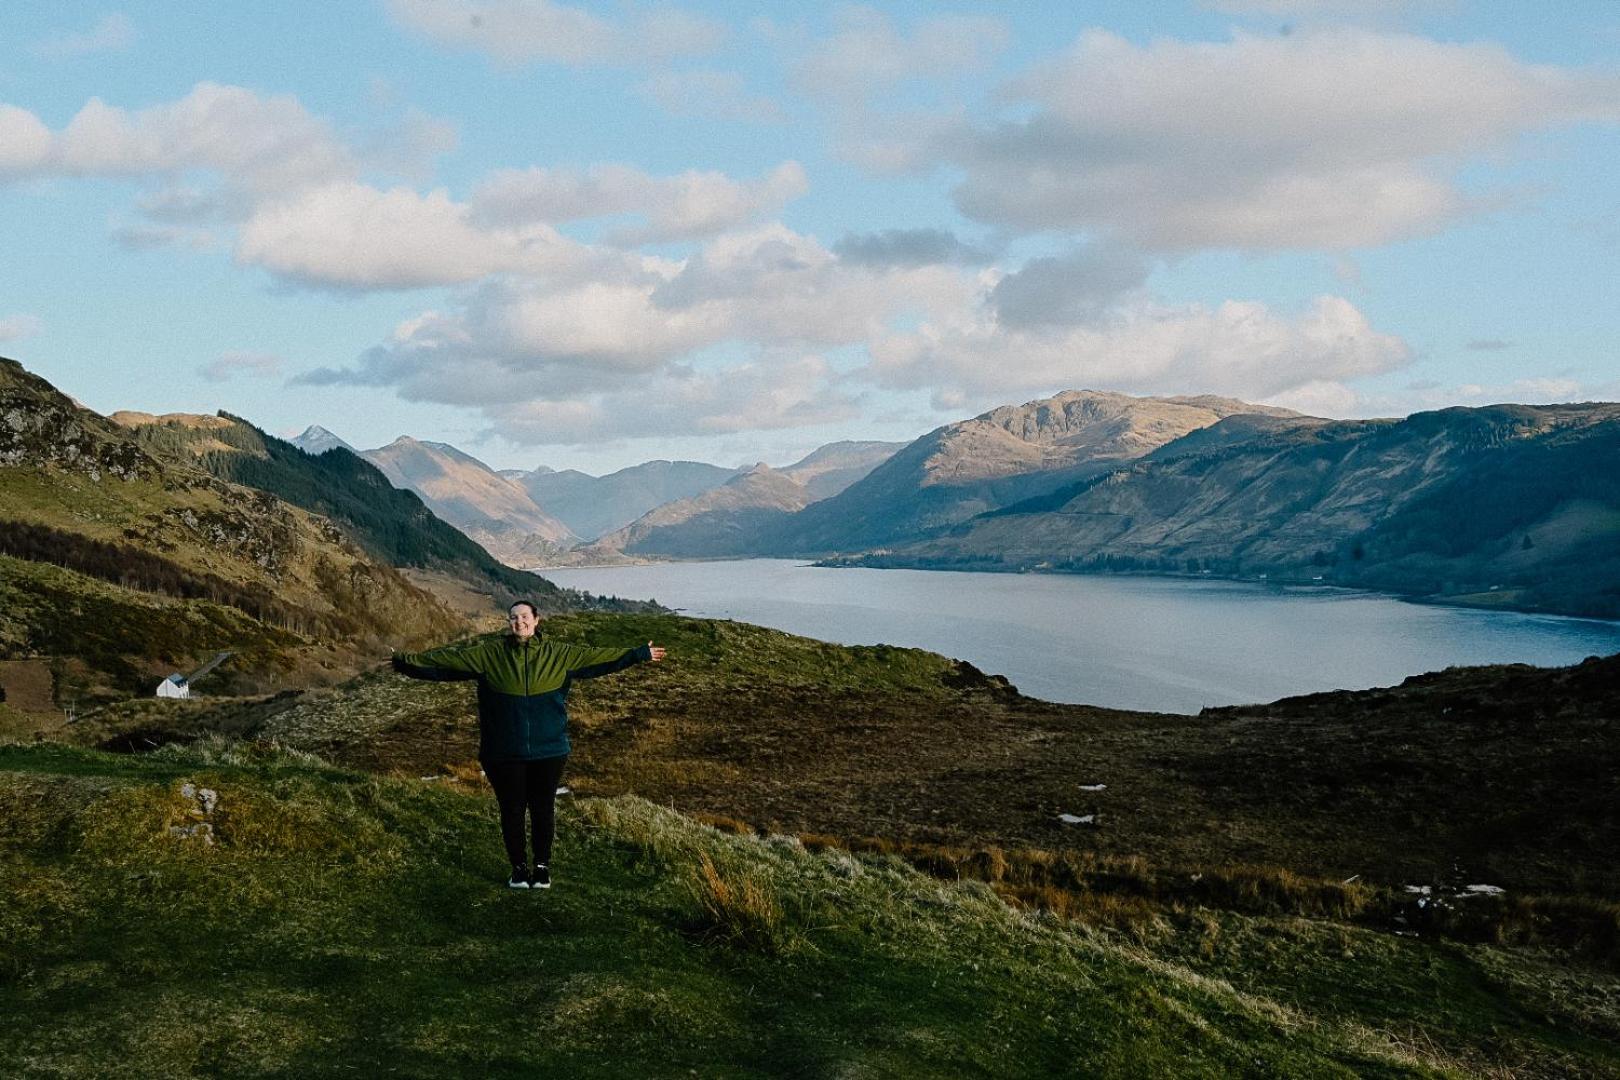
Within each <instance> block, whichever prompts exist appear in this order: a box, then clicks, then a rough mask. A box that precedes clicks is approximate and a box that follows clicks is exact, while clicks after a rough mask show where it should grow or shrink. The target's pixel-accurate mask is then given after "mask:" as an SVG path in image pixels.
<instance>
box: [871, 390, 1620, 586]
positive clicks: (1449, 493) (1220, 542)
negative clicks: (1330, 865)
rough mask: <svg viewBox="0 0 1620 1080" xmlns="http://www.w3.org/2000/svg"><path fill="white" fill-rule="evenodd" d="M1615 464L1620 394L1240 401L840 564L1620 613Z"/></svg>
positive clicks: (1619, 498) (1619, 488) (1619, 455)
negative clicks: (1540, 402) (1556, 400)
mask: <svg viewBox="0 0 1620 1080" xmlns="http://www.w3.org/2000/svg"><path fill="white" fill-rule="evenodd" d="M1223 429H1224V430H1223ZM1617 461H1620V405H1614V404H1587V405H1550V406H1529V405H1499V406H1490V407H1486V408H1478V409H1463V408H1453V409H1444V410H1440V411H1437V412H1426V413H1417V414H1414V415H1412V416H1410V417H1407V418H1405V419H1404V420H1347V421H1332V422H1328V421H1322V420H1316V419H1309V418H1296V419H1288V418H1282V419H1278V418H1270V419H1267V420H1266V421H1263V422H1256V421H1255V420H1254V419H1253V418H1250V417H1241V416H1234V417H1232V418H1230V419H1227V420H1224V421H1222V422H1221V423H1220V424H1217V425H1214V426H1213V427H1211V428H1209V429H1207V430H1206V431H1203V432H1199V433H1198V434H1197V436H1195V437H1191V438H1188V439H1185V440H1179V441H1177V442H1173V443H1169V444H1167V445H1165V446H1163V447H1161V448H1160V449H1159V450H1158V451H1156V452H1155V453H1154V454H1152V455H1150V456H1148V457H1146V458H1144V459H1142V460H1141V461H1139V462H1137V463H1135V464H1133V465H1131V466H1129V467H1127V468H1123V469H1118V470H1115V471H1113V472H1110V473H1108V474H1107V475H1104V476H1099V477H1094V478H1090V479H1086V480H1082V481H1078V482H1075V483H1072V484H1068V485H1065V486H1064V487H1061V488H1058V489H1056V490H1054V491H1051V492H1048V493H1047V494H1045V495H1043V496H1039V497H1036V498H1032V499H1028V500H1025V501H1022V502H1019V503H1016V504H1013V505H1010V506H1007V507H1003V508H1001V509H999V510H997V511H994V512H991V513H987V514H985V515H982V516H980V517H977V518H975V519H974V520H972V521H968V522H964V523H962V524H960V525H958V526H956V527H954V528H952V529H949V530H946V531H944V532H941V533H939V534H937V535H935V536H932V537H928V538H923V539H918V540H915V541H913V542H911V543H909V544H906V545H902V546H898V547H896V548H894V549H893V550H891V551H888V552H885V553H882V554H872V553H869V554H866V555H862V556H857V557H855V558H853V559H849V560H846V561H850V562H859V563H862V564H864V565H884V566H912V567H935V568H941V567H954V568H959V569H966V568H972V569H996V570H1029V569H1058V570H1082V571H1085V570H1138V571H1152V572H1173V573H1211V574H1219V575H1222V576H1250V577H1252V576H1265V577H1268V578H1271V579H1282V580H1291V581H1314V582H1322V583H1327V584H1337V585H1349V586H1355V587H1361V588H1373V589H1380V590H1386V591H1390V592H1395V593H1401V594H1408V595H1412V594H1416V595H1423V596H1435V597H1438V598H1442V599H1447V600H1450V601H1453V602H1466V603H1473V604H1481V605H1489V606H1504V607H1522V608H1532V609H1539V610H1547V611H1562V612H1567V613H1571V614H1586V615H1597V616H1603V617H1614V616H1616V615H1620V479H1617V474H1616V471H1615V468H1614V466H1615V463H1616V462H1617Z"/></svg>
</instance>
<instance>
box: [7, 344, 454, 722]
mask: <svg viewBox="0 0 1620 1080" xmlns="http://www.w3.org/2000/svg"><path fill="white" fill-rule="evenodd" d="M0 416H4V417H5V418H6V419H5V422H4V423H3V424H0V555H3V556H7V557H6V558H0V599H3V604H0V606H3V607H4V609H5V615H4V616H3V624H0V625H3V626H4V633H3V635H0V648H3V649H4V654H3V658H5V659H24V658H29V657H34V658H42V659H41V662H46V661H48V662H49V663H50V664H51V665H52V680H53V682H54V685H55V690H54V691H53V692H54V693H55V695H56V700H57V703H58V704H59V705H65V704H67V703H68V702H70V701H73V700H80V701H95V700H99V699H102V698H104V697H106V696H108V695H114V696H119V695H124V694H128V693H136V692H139V693H145V694H150V693H151V692H152V687H153V686H154V685H155V684H156V682H157V680H158V678H160V677H161V676H163V675H167V674H168V673H169V672H171V671H174V670H176V669H177V668H178V669H180V670H186V669H187V667H188V666H190V665H194V664H195V663H196V662H198V661H200V660H201V659H205V658H206V657H207V656H209V655H211V654H212V652H213V651H215V650H219V649H229V650H233V651H235V652H236V653H237V656H236V658H235V660H234V662H233V663H232V664H231V665H229V666H228V668H227V670H225V671H222V672H221V673H220V675H219V679H220V680H221V682H222V683H223V684H224V685H231V684H232V683H231V680H235V685H237V686H239V687H243V688H253V687H257V688H264V687H265V686H267V685H272V684H274V683H275V682H276V680H279V679H281V678H284V677H288V676H290V675H291V674H292V673H294V672H301V673H302V675H301V677H302V678H304V679H306V680H308V679H312V678H319V677H320V676H319V675H318V674H317V673H318V672H320V671H324V670H326V669H330V668H332V667H333V666H334V665H339V666H341V665H342V664H343V663H345V659H344V658H345V657H348V658H349V659H352V657H353V655H354V652H355V650H357V649H370V648H374V647H375V644H376V643H377V642H379V641H382V640H389V639H395V638H401V639H404V638H408V639H412V640H419V641H426V640H431V639H432V638H434V637H437V636H440V635H443V634H447V633H451V632H454V631H456V630H457V629H459V628H460V627H462V626H463V625H464V624H463V623H462V621H461V620H460V619H459V618H457V617H456V616H455V615H453V614H452V613H451V612H450V611H449V610H447V609H446V608H445V607H443V606H442V605H441V604H439V603H438V602H437V601H436V600H435V599H433V597H432V596H430V595H429V594H427V593H426V592H424V591H422V590H421V589H419V588H417V587H415V586H414V585H412V584H411V583H410V582H409V581H407V580H406V579H405V578H404V577H403V576H401V575H400V574H399V572H398V571H396V570H395V569H394V568H393V567H392V566H390V565H388V564H387V563H386V562H384V561H382V560H379V559H377V558H375V557H373V556H372V555H370V554H369V553H368V552H367V551H366V550H364V549H363V548H362V547H361V546H359V545H357V544H355V543H354V542H352V541H351V540H350V539H349V538H348V537H347V536H345V535H344V534H343V532H342V531H340V530H339V529H337V528H335V527H334V526H333V525H332V523H331V522H330V521H329V520H326V519H325V518H322V517H318V516H316V515H313V514H310V513H308V512H306V511H305V510H303V509H300V508H299V507H296V506H292V505H289V504H287V503H285V502H283V501H282V500H280V499H278V498H276V497H274V496H272V495H270V494H267V493H265V492H263V491H256V490H253V489H251V488H247V487H242V486H239V485H236V484H232V483H228V482H225V481H223V480H221V479H219V478H217V477H214V476H212V475H210V474H208V473H206V472H203V471H201V470H198V469H194V468H191V467H189V466H186V465H184V464H182V463H178V462H173V461H169V460H165V459H162V458H160V457H158V456H154V455H153V454H151V453H149V452H148V451H147V450H146V449H145V448H143V446H142V445H141V444H140V443H139V442H138V441H137V440H136V439H134V438H133V437H132V435H131V434H130V432H129V431H128V430H126V429H124V428H122V427H120V426H118V425H116V424H114V423H112V422H111V421H109V420H108V419H107V418H105V417H102V416H99V415H97V414H95V413H93V412H90V411H89V410H86V409H83V408H80V407H79V406H77V405H75V404H74V403H73V402H72V401H70V400H69V399H68V398H66V397H65V396H63V395H62V394H60V393H59V392H57V391H56V390H55V388H53V387H52V386H51V385H50V384H49V383H47V382H45V381H44V380H43V379H40V378H38V377H36V376H33V375H31V374H29V373H28V372H27V371H25V370H24V369H23V368H22V366H21V365H19V364H17V363H16V362H14V361H10V360H4V361H0ZM228 427H229V425H226V426H225V427H223V428H222V427H221V426H220V425H218V424H208V425H204V426H200V427H198V428H196V429H195V432H196V438H197V439H198V440H199V441H201V442H209V443H212V442H215V441H217V440H218V436H219V434H220V432H221V431H222V430H227V429H228ZM311 669H313V672H312V671H311Z"/></svg>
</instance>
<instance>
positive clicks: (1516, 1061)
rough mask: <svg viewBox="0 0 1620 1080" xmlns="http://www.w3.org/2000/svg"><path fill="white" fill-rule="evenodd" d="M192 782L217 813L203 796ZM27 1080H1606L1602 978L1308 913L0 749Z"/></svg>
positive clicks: (693, 828) (359, 783)
mask: <svg viewBox="0 0 1620 1080" xmlns="http://www.w3.org/2000/svg"><path fill="white" fill-rule="evenodd" d="M203 789H206V790H207V792H211V793H212V794H213V800H212V801H210V799H209V797H208V795H207V794H205V793H204V791H203ZM0 814H3V816H4V818H5V820H6V821H7V823H8V828H7V829H5V830H4V832H3V833H0V1011H3V1012H4V1015H5V1016H6V1017H7V1023H6V1024H4V1025H0V1060H4V1061H5V1062H6V1063H7V1072H8V1074H9V1075H12V1076H18V1077H33V1076H62V1075H93V1074H100V1073H103V1072H107V1071H110V1070H113V1069H116V1070H118V1071H120V1072H125V1073H130V1074H134V1075H186V1074H195V1073H208V1074H229V1075H233V1076H308V1075H336V1074H347V1073H350V1072H355V1071H358V1072H361V1073H364V1074H377V1075H382V1074H393V1075H403V1076H442V1075H450V1074H458V1075H480V1076H531V1075H536V1074H547V1075H551V1074H560V1075H569V1076H604V1077H607V1076H612V1077H618V1076H627V1075H633V1076H649V1077H650V1076H689V1075H694V1074H695V1075H700V1076H766V1075H771V1076H783V1075H787V1076H846V1075H847V1076H856V1075H880V1076H893V1075H906V1076H964V1075H965V1076H1054V1075H1075V1076H1142V1075H1162V1076H1230V1075H1274V1076H1304V1075H1310V1076H1347V1077H1348V1076H1459V1075H1478V1074H1481V1073H1500V1074H1504V1075H1505V1074H1506V1073H1507V1072H1509V1071H1511V1072H1512V1073H1513V1075H1516V1076H1569V1075H1593V1076H1613V1075H1620V1053H1617V1051H1616V1049H1615V1042H1614V1040H1615V1038H1616V1036H1617V1035H1620V1011H1617V1009H1616V1005H1615V1003H1616V1001H1620V979H1617V978H1616V977H1615V975H1614V974H1612V973H1603V972H1597V971H1590V970H1577V969H1571V968H1569V967H1568V966H1566V965H1561V964H1556V963H1550V962H1548V961H1547V960H1546V959H1544V958H1542V957H1540V956H1538V955H1536V954H1533V953H1528V952H1524V951H1522V950H1515V949H1507V948H1501V947H1496V946H1489V945H1471V944H1462V943H1458V942H1454V941H1448V940H1445V939H1443V938H1427V937H1425V938H1415V937H1400V936H1395V935H1391V934H1388V933H1384V932H1378V931H1373V930H1369V929H1366V928H1362V927H1358V926H1354V925H1349V924H1346V923H1342V922H1337V921H1333V920H1329V919H1302V918H1297V917H1288V916H1259V915H1238V914H1232V913H1229V912H1222V911H1216V910H1208V909H1201V908H1189V909H1186V910H1181V911H1173V910H1168V909H1167V910H1165V911H1163V912H1161V913H1159V914H1158V915H1157V916H1156V917H1155V918H1154V919H1153V920H1152V921H1151V922H1148V923H1143V924H1140V925H1138V926H1137V927H1135V928H1134V929H1132V930H1130V931H1117V930H1110V929H1107V928H1106V927H1102V926H1097V925H1087V924H1085V923H1081V922H1076V921H1073V920H1069V919H1062V918H1053V917H1050V916H1046V915H1040V914H1034V913H1030V912H1026V911H1020V910H1016V909H1014V908H1011V907H1009V906H1007V905H1006V904H1004V903H1003V902H1002V900H1001V899H999V898H998V897H997V895H996V893H995V892H994V891H992V890H991V889H990V888H988V887H987V886H985V885H983V884H981V883H978V882H972V881H967V882H940V881H936V880H932V879H930V878H928V877H926V876H924V875H922V874H920V873H918V872H917V871H915V870H913V869H911V868H910V867H909V866H907V865H906V864H904V863H902V862H900V861H898V860H896V859H895V858H893V857H892V856H886V855H861V856H855V855H851V854H850V853H848V852H846V851H841V850H836V849H826V850H822V851H819V852H812V851H810V850H807V849H806V848H805V847H804V846H803V845H801V844H798V843H795V842H792V841H791V840H788V839H787V838H782V837H777V838H770V839H761V838H756V837H741V836H730V835H726V834H723V833H721V832H719V831H716V830H715V829H712V828H707V827H705V826H703V825H700V824H697V823H696V822H693V821H691V820H690V819H687V818H683V817H681V816H679V815H677V814H675V813H673V812H671V811H669V810H666V809H661V808H658V807H656V806H654V805H652V804H650V803H648V802H645V801H642V800H639V799H633V798H618V799H607V800H603V799H583V800H580V801H578V802H577V803H576V802H566V801H565V804H564V807H563V812H562V822H561V836H560V844H559V857H558V859H557V886H556V888H554V889H553V890H552V891H550V892H549V893H532V894H531V893H526V892H513V891H510V890H507V889H505V888H502V887H500V886H499V885H498V884H496V883H497V882H498V880H499V879H500V877H501V876H502V873H503V870H504V867H503V866H502V865H501V858H500V854H499V850H498V844H497V843H496V841H495V836H494V833H495V829H494V825H493V807H492V805H491V802H490V800H489V798H488V797H487V795H485V794H483V793H482V792H473V793H469V792H467V791H465V790H463V789H462V788H461V787H460V786H458V785H456V784H453V783H449V782H445V781H443V780H434V781H428V780H415V779H388V778H382V777H378V776H375V775H367V774H360V773H354V772H347V771H343V770H339V769H335V768H332V767H329V766H325V765H322V764H320V763H319V762H317V761H315V760H312V759H309V758H307V757H304V756H300V755H297V754H288V753H286V752H266V751H255V750H252V749H251V748H248V747H242V746H240V745H231V744H225V743H219V742H217V741H216V742H204V743H200V744H198V745H195V746H192V747H189V748H179V747H170V748H167V749H165V750H163V751H160V752H157V753H153V754H150V755H145V756H138V757H132V756H128V755H111V754H105V753H97V752H90V751H82V750H72V749H67V748H62V747H48V746H47V747H30V748H23V747H10V748H0Z"/></svg>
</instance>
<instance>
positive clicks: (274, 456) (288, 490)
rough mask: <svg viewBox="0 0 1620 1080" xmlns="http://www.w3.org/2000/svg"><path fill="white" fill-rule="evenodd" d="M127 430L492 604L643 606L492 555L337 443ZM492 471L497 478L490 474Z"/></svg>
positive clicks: (191, 430) (191, 424) (234, 426)
mask: <svg viewBox="0 0 1620 1080" xmlns="http://www.w3.org/2000/svg"><path fill="white" fill-rule="evenodd" d="M129 430H130V431H131V433H132V434H133V435H134V437H135V439H136V441H137V442H138V443H139V444H140V445H141V446H142V447H143V448H144V449H146V450H148V451H149V452H151V453H152V454H154V455H156V456H159V457H162V458H164V459H166V460H170V461H180V462H186V463H191V464H195V465H197V466H200V467H201V468H204V469H206V470H207V471H208V472H209V473H211V474H212V475H214V476H217V477H219V478H220V479H222V480H227V481H230V482H231V483H234V484H241V485H243V486H245V487H249V488H255V489H257V490H260V491H265V492H269V493H270V494H272V495H275V496H276V497H277V498H279V499H283V500H285V501H287V502H289V503H292V504H293V505H294V506H299V507H302V508H304V509H305V510H308V511H310V512H312V513H316V514H320V515H321V516H322V517H324V518H326V519H327V520H329V521H331V522H333V523H334V524H336V525H337V527H338V528H339V529H341V530H342V531H343V533H344V535H345V536H347V537H348V538H349V539H351V540H353V541H354V542H355V543H356V544H358V545H359V546H360V547H361V548H363V549H364V550H365V551H367V552H368V553H369V554H370V555H371V556H372V557H373V558H376V559H378V560H379V561H382V562H385V563H387V564H388V565H390V566H394V567H398V568H411V569H418V570H428V571H438V572H440V573H443V574H446V575H449V576H450V577H452V578H454V579H456V580H458V581H460V582H462V583H463V584H465V585H467V586H468V587H470V588H471V589H473V590H475V591H479V592H483V593H487V594H489V595H490V596H491V597H492V601H491V605H490V606H491V607H504V606H505V605H506V604H508V603H510V602H511V601H513V600H517V599H522V598H528V599H531V600H533V601H535V603H536V604H537V605H539V607H540V608H541V610H543V611H567V610H573V609H577V608H589V607H601V608H608V609H618V610H634V609H636V608H637V607H642V606H645V605H636V604H631V603H627V602H620V601H606V600H602V599H600V598H597V597H593V596H590V595H589V594H586V593H582V592H579V591H578V590H575V589H561V588H558V587H557V586H556V585H554V584H552V583H551V582H549V581H546V580H545V579H544V578H541V577H539V576H538V575H536V574H530V573H527V572H525V571H522V570H517V569H514V568H513V567H510V566H507V565H506V564H504V563H502V562H500V561H498V560H497V559H495V558H494V557H493V556H492V555H490V554H489V552H487V551H485V550H484V549H483V548H481V547H479V546H478V544H476V543H474V542H473V541H472V540H471V539H470V538H469V537H468V536H467V535H466V534H464V533H462V532H461V531H460V530H459V529H456V528H454V527H453V526H451V525H449V524H448V523H446V522H444V521H441V520H439V519H438V518H437V517H435V516H434V515H433V512H432V511H431V510H429V509H428V508H427V506H426V505H424V504H423V502H422V500H421V498H420V497H419V496H418V495H417V494H416V493H415V492H413V491H406V490H404V489H401V488H396V487H394V486H393V484H391V483H390V482H389V481H388V478H387V477H386V476H385V475H383V473H382V471H381V470H379V469H378V468H377V467H376V466H375V465H373V464H372V463H371V462H369V461H367V460H365V459H364V458H362V457H360V456H358V455H356V454H353V453H350V452H349V451H347V450H344V449H342V448H338V449H336V450H333V451H331V452H329V453H324V454H320V455H311V454H307V453H305V452H304V451H302V450H300V449H299V448H298V447H296V446H294V445H293V444H291V443H289V442H286V441H284V440H282V439H277V438H275V437H274V436H271V435H267V434H265V433H264V432H263V431H260V430H259V429H258V428H256V427H254V426H253V425H252V424H250V423H248V422H247V421H246V420H243V419H241V418H239V417H234V416H230V415H229V414H223V413H222V414H221V415H220V416H218V417H187V416H175V417H162V416H160V417H142V418H141V420H140V422H133V423H131V425H130V428H129ZM496 479H499V478H498V477H497V478H496Z"/></svg>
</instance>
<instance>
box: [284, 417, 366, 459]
mask: <svg viewBox="0 0 1620 1080" xmlns="http://www.w3.org/2000/svg"><path fill="white" fill-rule="evenodd" d="M288 441H289V442H291V443H292V444H293V445H294V446H296V447H298V449H300V450H302V451H303V452H304V453H306V454H314V455H316V456H319V455H321V454H324V453H326V452H327V451H328V450H336V449H338V448H339V447H341V448H343V449H344V450H347V451H349V453H351V454H353V453H356V452H357V451H356V450H355V448H354V447H352V446H350V445H349V444H348V443H347V442H345V441H344V440H343V439H342V438H340V437H339V436H337V435H334V434H333V433H332V432H330V431H328V430H326V429H325V428H323V427H321V426H320V425H319V424H311V425H309V427H307V428H305V429H304V433H303V434H302V435H299V436H298V437H297V438H295V439H290V440H288Z"/></svg>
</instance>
